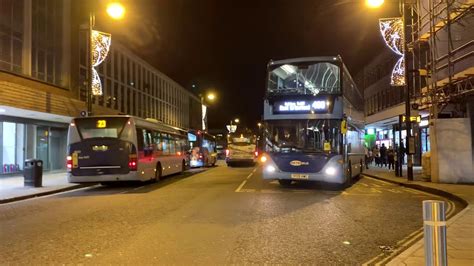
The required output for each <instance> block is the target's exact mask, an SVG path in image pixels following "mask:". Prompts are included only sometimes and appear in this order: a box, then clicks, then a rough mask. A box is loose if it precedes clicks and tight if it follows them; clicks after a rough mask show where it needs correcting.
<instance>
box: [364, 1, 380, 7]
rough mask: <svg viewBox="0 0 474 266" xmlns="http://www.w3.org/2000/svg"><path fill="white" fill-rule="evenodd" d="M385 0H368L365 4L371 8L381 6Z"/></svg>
mask: <svg viewBox="0 0 474 266" xmlns="http://www.w3.org/2000/svg"><path fill="white" fill-rule="evenodd" d="M383 2H384V0H366V1H365V5H366V6H368V7H369V8H379V7H380V6H382V5H383Z"/></svg>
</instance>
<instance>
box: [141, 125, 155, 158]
mask: <svg viewBox="0 0 474 266" xmlns="http://www.w3.org/2000/svg"><path fill="white" fill-rule="evenodd" d="M143 140H144V147H143V153H144V155H145V157H150V156H152V155H153V145H152V142H151V131H150V130H143Z"/></svg>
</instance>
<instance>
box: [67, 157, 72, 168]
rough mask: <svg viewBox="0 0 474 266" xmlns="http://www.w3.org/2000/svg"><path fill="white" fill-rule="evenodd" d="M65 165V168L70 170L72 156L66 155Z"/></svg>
mask: <svg viewBox="0 0 474 266" xmlns="http://www.w3.org/2000/svg"><path fill="white" fill-rule="evenodd" d="M66 166H67V170H68V171H71V169H72V156H67V157H66Z"/></svg>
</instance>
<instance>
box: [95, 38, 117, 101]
mask: <svg viewBox="0 0 474 266" xmlns="http://www.w3.org/2000/svg"><path fill="white" fill-rule="evenodd" d="M91 41H92V95H95V96H98V95H102V83H101V82H100V77H99V73H97V70H95V67H97V66H98V65H100V64H101V63H102V62H104V60H105V58H106V57H107V54H108V53H109V49H110V44H111V42H112V36H111V35H110V34H108V33H105V32H100V31H96V30H93V31H92V36H91Z"/></svg>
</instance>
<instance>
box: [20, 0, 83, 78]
mask: <svg viewBox="0 0 474 266" xmlns="http://www.w3.org/2000/svg"><path fill="white" fill-rule="evenodd" d="M15 2H22V1H15ZM62 13H63V1H61V0H51V1H32V18H33V21H32V24H33V32H32V36H31V37H32V46H33V49H32V53H33V54H32V59H34V60H33V62H32V65H33V68H32V76H33V77H35V78H37V79H40V80H43V81H46V82H49V83H53V84H56V85H61V69H62V65H61V58H62V41H63V40H62V30H63V29H62V27H63V17H62ZM83 35H85V34H83ZM84 44H85V42H84ZM84 48H85V47H80V49H81V51H80V54H81V57H82V55H86V52H85V49H84ZM82 50H84V51H82ZM81 59H82V58H81ZM84 61H85V60H84ZM81 62H82V60H81Z"/></svg>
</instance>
